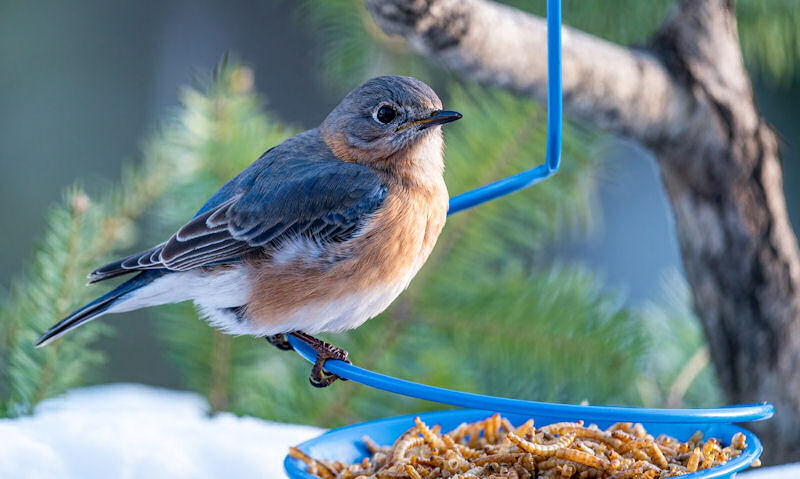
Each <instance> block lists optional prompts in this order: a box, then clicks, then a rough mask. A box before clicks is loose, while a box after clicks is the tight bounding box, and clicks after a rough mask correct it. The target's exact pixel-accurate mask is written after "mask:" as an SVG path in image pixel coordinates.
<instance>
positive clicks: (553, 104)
mask: <svg viewBox="0 0 800 479" xmlns="http://www.w3.org/2000/svg"><path fill="white" fill-rule="evenodd" d="M561 101H562V92H561V0H547V150H546V154H545V163H544V164H542V165H539V166H537V167H535V168H532V169H530V170H526V171H523V172H521V173H517V174H515V175H512V176H510V177H508V178H504V179H502V180H498V181H495V182H494V183H489V184H488V185H484V186H481V187H479V188H476V189H474V190H471V191H468V192H466V193H462V194H460V195H457V196H454V197H453V198H451V199H450V209H449V210H448V213H447V214H448V215H451V214H453V213H458V212H459V211H462V210H465V209H468V208H472V207H474V206H477V205H480V204H482V203H486V202H487V201H491V200H493V199H496V198H499V197H501V196H505V195H509V194H511V193H514V192H516V191H519V190H521V189H524V188H528V187H529V186H533V185H535V184H537V183H539V182H541V181H543V180H545V179H547V178H549V177H551V176H553V175H554V174H556V172H557V171H558V168H559V166H560V163H561V135H562V104H561ZM287 337H288V339H289V342H290V343H291V345H292V346H293V347H294V349H295V351H297V352H298V353H299V354H300V356H302V357H303V358H304V359H306V360H307V361H309V362H312V363H313V362H314V361H315V360H316V357H317V356H316V351H314V350H313V349H312V348H311V347H310V346H308V345H307V344H306V343H304V342H302V341H300V340H298V339H296V338H295V337H293V336H290V335H289V336H287ZM325 369H326V370H327V371H330V372H331V373H334V374H336V375H338V376H340V377H342V378H345V379H349V380H351V381H353V382H357V383H359V384H363V385H365V386H370V387H373V388H376V389H382V390H384V391H388V392H392V393H396V394H402V395H404V396H409V397H414V398H417V399H424V400H427V401H433V402H438V403H442V404H449V405H452V406H460V407H465V408H472V409H483V410H487V411H496V412H502V413H506V414H527V415H552V416H559V417H574V418H576V419H585V420H593V421H602V420H611V419H613V420H620V419H619V418H625V420H627V421H637V422H651V423H697V424H710V423H733V422H750V421H760V420H764V419H769V418H770V417H772V415H773V414H774V412H775V409H774V407H773V406H772V404H770V403H766V402H763V403H754V404H741V405H736V406H726V407H720V408H711V409H647V408H636V407H624V406H578V405H572V404H554V403H545V402H537V401H524V400H521V399H509V398H501V397H495V396H484V395H481V394H474V393H467V392H462V391H453V390H451V389H445V388H440V387H436V386H428V385H426V384H419V383H415V382H412V381H407V380H405V379H398V378H395V377H391V376H386V375H384V374H379V373H376V372H373V371H369V370H366V369H363V368H360V367H358V366H355V365H352V364H347V363H345V362H343V361H336V360H328V361H326V362H325Z"/></svg>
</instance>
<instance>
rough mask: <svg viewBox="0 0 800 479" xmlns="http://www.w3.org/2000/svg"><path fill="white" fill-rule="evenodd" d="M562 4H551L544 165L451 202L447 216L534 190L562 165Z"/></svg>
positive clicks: (557, 0)
mask: <svg viewBox="0 0 800 479" xmlns="http://www.w3.org/2000/svg"><path fill="white" fill-rule="evenodd" d="M561 97H562V95H561V0H547V150H546V153H545V162H544V164H542V165H540V166H537V167H535V168H532V169H530V170H526V171H523V172H522V173H517V174H516V175H513V176H509V177H508V178H503V179H502V180H498V181H495V182H494V183H489V184H488V185H484V186H481V187H479V188H476V189H474V190H472V191H468V192H466V193H461V194H460V195H457V196H454V197H452V198H450V209H449V210H448V212H447V214H448V215H451V214H453V213H458V212H459V211H462V210H466V209H468V208H472V207H473V206H477V205H480V204H482V203H486V202H487V201H491V200H493V199H495V198H499V197H501V196H505V195H508V194H511V193H514V192H515V191H519V190H521V189H524V188H527V187H529V186H533V185H535V184H536V183H539V182H541V181H543V180H546V179H547V178H550V177H551V176H553V175H554V174H556V172H557V171H558V167H559V166H560V165H561V130H562V123H563V122H562V105H561Z"/></svg>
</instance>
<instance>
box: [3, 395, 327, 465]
mask: <svg viewBox="0 0 800 479" xmlns="http://www.w3.org/2000/svg"><path fill="white" fill-rule="evenodd" d="M207 411H208V405H207V404H206V402H205V400H203V399H202V398H201V397H200V396H198V395H196V394H193V393H187V392H180V391H170V390H165V389H158V388H153V387H148V386H142V385H134V384H114V385H107V386H96V387H91V388H85V389H78V390H74V391H71V392H69V393H68V394H67V395H66V396H64V397H61V398H56V399H49V400H47V401H44V402H43V403H42V404H41V405H40V406H39V407H38V408H37V410H36V413H35V414H34V415H33V416H31V417H23V418H18V419H13V420H12V419H2V420H0V477H3V478H25V479H28V478H30V479H35V478H54V477H58V478H61V479H70V478H76V479H77V478H81V479H83V478H86V479H90V478H104V479H105V478H109V477H115V478H120V479H127V478H131V479H133V478H142V477H153V478H156V477H157V478H198V479H199V478H219V477H253V478H279V477H285V475H284V472H283V458H284V456H285V455H286V453H287V450H288V448H289V446H292V445H295V444H298V443H300V442H303V441H305V440H307V439H310V438H312V437H315V436H317V435H319V434H320V433H322V432H323V430H321V429H318V428H314V427H310V426H296V425H290V424H279V423H273V422H267V421H263V420H261V419H256V418H252V417H237V416H234V415H233V414H230V413H220V414H216V415H214V416H209V415H208V414H207Z"/></svg>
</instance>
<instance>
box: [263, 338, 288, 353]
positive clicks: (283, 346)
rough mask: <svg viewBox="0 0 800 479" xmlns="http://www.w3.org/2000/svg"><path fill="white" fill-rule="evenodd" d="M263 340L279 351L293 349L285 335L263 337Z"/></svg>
mask: <svg viewBox="0 0 800 479" xmlns="http://www.w3.org/2000/svg"><path fill="white" fill-rule="evenodd" d="M264 339H266V340H267V341H269V344H271V345H273V346H275V347H276V348H278V349H280V350H281V351H290V350H292V349H294V348H293V347H292V345H291V343H289V340H288V339H286V335H285V334H273V335H271V336H264Z"/></svg>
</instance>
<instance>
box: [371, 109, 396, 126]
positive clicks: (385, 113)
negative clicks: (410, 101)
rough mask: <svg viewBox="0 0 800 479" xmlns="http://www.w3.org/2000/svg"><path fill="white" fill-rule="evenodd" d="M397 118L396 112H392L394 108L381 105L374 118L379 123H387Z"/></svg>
mask: <svg viewBox="0 0 800 479" xmlns="http://www.w3.org/2000/svg"><path fill="white" fill-rule="evenodd" d="M396 116H397V112H396V111H394V108H392V107H390V106H388V105H383V106H382V107H380V108H378V112H377V113H376V114H375V118H377V119H378V121H379V122H381V123H389V122H391V121H392V120H394V117H396Z"/></svg>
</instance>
